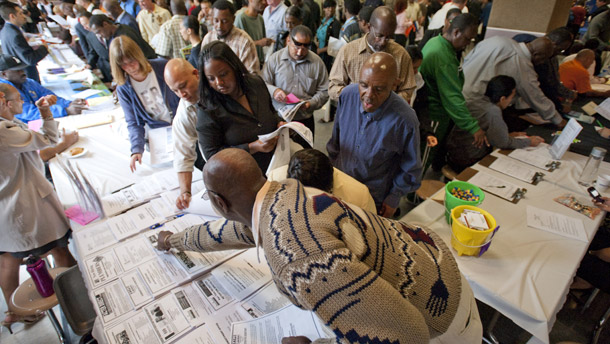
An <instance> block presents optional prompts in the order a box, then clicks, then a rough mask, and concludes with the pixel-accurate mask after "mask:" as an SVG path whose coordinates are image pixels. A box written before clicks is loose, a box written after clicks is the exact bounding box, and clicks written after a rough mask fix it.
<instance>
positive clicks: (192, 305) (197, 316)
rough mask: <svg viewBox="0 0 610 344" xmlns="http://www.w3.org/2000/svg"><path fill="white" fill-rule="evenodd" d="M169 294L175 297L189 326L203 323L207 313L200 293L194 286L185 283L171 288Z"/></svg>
mask: <svg viewBox="0 0 610 344" xmlns="http://www.w3.org/2000/svg"><path fill="white" fill-rule="evenodd" d="M169 295H170V296H172V297H174V298H175V299H176V302H177V303H178V304H179V305H180V309H181V310H182V313H183V314H184V316H185V317H186V319H187V320H188V322H189V324H190V325H191V326H194V327H196V326H200V325H203V321H204V320H203V319H204V315H205V314H207V313H206V311H205V310H206V305H205V301H204V300H203V298H202V297H201V294H200V293H199V292H198V291H197V290H195V287H193V286H192V285H190V284H187V285H185V286H182V287H180V288H176V289H172V291H171V292H170V294H169Z"/></svg>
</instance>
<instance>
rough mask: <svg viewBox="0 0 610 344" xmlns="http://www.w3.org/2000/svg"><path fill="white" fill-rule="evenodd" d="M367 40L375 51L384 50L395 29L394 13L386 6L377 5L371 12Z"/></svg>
mask: <svg viewBox="0 0 610 344" xmlns="http://www.w3.org/2000/svg"><path fill="white" fill-rule="evenodd" d="M369 23H370V24H371V28H370V31H369V33H368V35H367V38H366V40H367V42H368V43H369V45H370V46H372V47H373V49H374V50H375V51H376V52H379V51H384V49H385V47H386V46H387V45H388V43H389V41H390V39H392V38H393V37H394V31H396V14H395V13H394V11H392V9H391V8H389V7H387V6H379V7H377V8H376V9H375V10H374V11H373V14H371V20H370V22H369Z"/></svg>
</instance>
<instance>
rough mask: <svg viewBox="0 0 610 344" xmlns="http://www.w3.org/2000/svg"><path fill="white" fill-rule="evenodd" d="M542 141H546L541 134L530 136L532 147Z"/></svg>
mask: <svg viewBox="0 0 610 344" xmlns="http://www.w3.org/2000/svg"><path fill="white" fill-rule="evenodd" d="M542 142H544V139H543V138H542V137H540V136H530V146H531V147H536V146H538V145H539V144H541V143H542Z"/></svg>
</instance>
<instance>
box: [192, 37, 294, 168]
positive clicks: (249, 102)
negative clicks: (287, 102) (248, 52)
mask: <svg viewBox="0 0 610 344" xmlns="http://www.w3.org/2000/svg"><path fill="white" fill-rule="evenodd" d="M199 75H201V76H202V77H200V78H199V80H200V83H199V92H200V96H199V103H200V105H201V109H199V114H198V116H197V133H198V134H199V147H200V148H201V152H202V153H203V156H204V157H205V159H206V161H207V160H209V159H210V158H211V157H212V155H214V154H216V153H218V151H220V150H222V149H224V148H228V147H235V148H241V149H243V150H245V151H246V152H249V153H250V154H252V156H253V157H254V159H255V160H256V162H257V163H258V166H259V167H260V169H261V170H263V171H266V170H267V167H268V166H269V162H270V161H271V157H272V155H273V150H274V148H275V144H276V143H277V137H276V138H274V139H271V140H269V141H267V142H262V141H260V140H259V139H258V135H264V134H269V133H271V132H273V131H274V130H275V129H277V127H279V126H280V125H281V124H282V123H283V122H280V117H279V116H278V115H277V113H276V112H275V109H274V108H273V105H272V104H271V96H270V95H269V91H267V86H266V85H265V82H264V81H263V79H262V78H261V77H260V76H258V75H255V74H251V73H249V72H248V70H247V69H246V67H245V66H244V64H243V63H242V62H241V60H240V59H239V58H238V57H237V55H235V53H234V52H233V50H231V48H230V47H229V46H228V45H227V44H225V43H223V42H220V41H214V42H211V43H208V44H207V45H205V46H204V47H203V48H201V57H200V60H199Z"/></svg>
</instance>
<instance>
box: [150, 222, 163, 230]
mask: <svg viewBox="0 0 610 344" xmlns="http://www.w3.org/2000/svg"><path fill="white" fill-rule="evenodd" d="M164 225H165V223H155V224H154V225H152V226H150V229H157V228H159V227H163V226H164Z"/></svg>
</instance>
